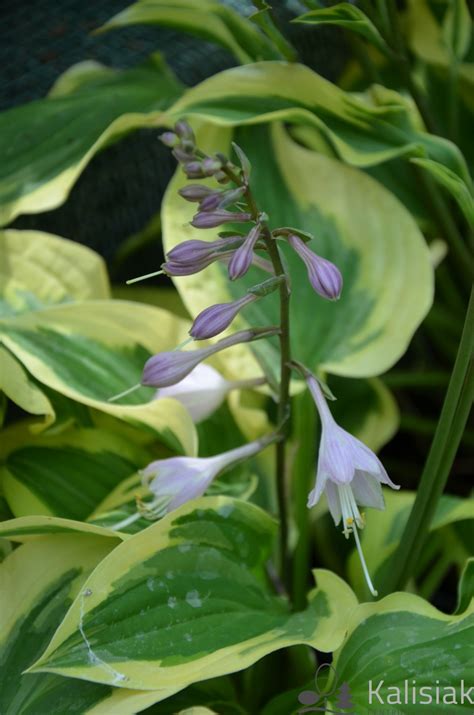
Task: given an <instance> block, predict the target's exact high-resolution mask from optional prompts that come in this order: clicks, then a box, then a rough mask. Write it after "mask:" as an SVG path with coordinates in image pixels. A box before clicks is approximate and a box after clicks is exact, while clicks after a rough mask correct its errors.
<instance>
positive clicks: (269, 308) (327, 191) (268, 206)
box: [163, 124, 433, 378]
mask: <svg viewBox="0 0 474 715" xmlns="http://www.w3.org/2000/svg"><path fill="white" fill-rule="evenodd" d="M234 138H235V139H236V141H237V143H238V144H239V145H242V146H243V148H244V150H245V151H246V153H247V154H248V155H249V157H250V160H251V162H252V166H253V171H252V189H253V191H254V193H255V195H256V198H257V202H258V204H259V207H260V208H261V209H262V210H264V211H266V212H267V213H268V215H269V216H270V225H271V227H272V228H276V227H278V226H295V227H298V228H300V229H303V230H306V231H309V232H310V233H312V234H313V235H314V236H315V239H314V241H312V242H311V243H310V247H311V248H313V249H314V250H315V251H316V252H317V253H319V254H321V255H323V256H324V257H326V258H328V259H330V260H332V261H334V262H335V263H336V264H337V265H338V267H339V268H340V270H341V272H342V274H343V277H344V288H343V293H342V297H341V299H340V300H339V301H338V302H337V303H332V302H328V301H325V300H323V299H322V298H320V297H319V296H318V295H316V293H315V292H314V291H313V289H312V287H311V285H310V283H309V281H308V279H307V274H306V269H305V266H304V264H303V263H302V261H301V259H300V258H299V257H298V256H297V255H296V254H295V253H294V252H292V251H291V250H289V248H288V246H286V245H285V246H282V250H283V252H284V254H285V258H286V261H287V264H288V266H289V271H290V274H291V278H292V295H291V306H292V308H291V340H292V353H293V357H294V358H296V359H298V360H300V361H302V362H303V363H305V364H307V365H308V367H310V368H313V369H314V368H319V369H321V370H326V371H327V372H330V373H334V374H339V375H345V376H350V377H362V376H371V375H376V374H378V373H381V372H383V371H385V370H387V369H388V368H389V367H390V366H391V365H393V364H394V363H395V362H396V361H397V360H398V359H399V358H400V357H401V355H403V353H404V352H405V350H406V347H407V345H408V342H409V340H410V338H411V336H412V334H413V332H414V331H415V329H416V328H417V327H418V325H419V323H420V322H421V320H422V319H423V318H424V316H425V315H426V312H427V311H428V309H429V307H430V305H431V302H432V297H433V268H432V265H431V259H430V255H429V251H428V249H427V246H426V244H425V242H424V239H423V236H422V235H421V233H420V232H419V230H418V228H417V226H416V223H415V222H414V220H413V219H412V217H411V216H410V215H409V213H408V212H407V211H406V210H405V209H404V208H403V206H402V205H401V204H400V203H399V202H398V201H397V200H396V199H395V198H394V197H393V196H392V195H391V194H390V193H389V192H388V191H386V190H385V189H384V188H383V187H382V186H380V185H379V184H378V183H377V182H375V181H374V180H373V179H371V178H370V177H368V176H366V175H364V174H363V173H362V172H360V171H358V170H357V169H354V168H350V167H347V166H344V165H343V164H341V163H340V162H338V161H336V160H334V159H330V158H329V157H325V156H321V155H318V154H315V153H314V152H311V151H308V150H306V149H304V148H302V147H300V146H298V145H297V144H295V143H294V142H293V141H292V140H291V139H290V138H289V136H288V135H287V134H286V133H285V130H284V129H283V128H282V127H281V126H280V125H276V124H275V125H272V126H271V128H268V127H253V128H245V129H241V130H239V131H238V132H237V133H236V135H235V137H234ZM200 143H201V144H204V145H205V146H206V148H208V149H213V150H217V149H219V150H221V151H224V152H225V151H227V150H228V149H229V143H230V136H229V131H227V130H224V129H220V130H219V129H217V128H216V127H215V126H211V125H207V126H205V127H204V128H203V129H202V131H201V132H200ZM184 183H185V179H184V178H183V175H182V173H181V172H177V173H176V175H175V177H174V179H173V181H172V182H171V184H170V186H169V187H168V191H167V194H166V196H165V200H164V206H163V232H164V240H165V248H166V250H169V249H171V248H172V246H174V245H176V244H177V243H179V242H181V241H182V240H185V239H190V238H201V239H202V238H208V239H211V238H214V237H215V234H216V233H217V229H216V230H215V231H205V232H204V231H202V230H199V229H194V228H193V227H192V226H190V225H189V223H185V222H186V221H187V220H189V219H191V216H192V213H193V211H194V207H193V206H192V205H190V204H189V203H186V202H184V201H183V200H182V199H181V197H180V196H179V195H178V194H177V190H178V188H179V187H180V186H182V185H183V184H184ZM280 245H282V244H280ZM265 277H266V276H265V274H263V275H262V271H260V270H259V269H257V268H251V269H250V270H249V272H248V273H247V275H246V276H245V277H244V278H243V279H240V280H238V281H235V282H233V283H231V282H230V281H229V280H228V278H227V274H226V269H225V267H223V266H221V265H213V266H210V267H209V268H207V269H206V270H205V271H202V272H201V273H198V274H196V275H194V276H189V277H187V278H177V279H176V280H175V284H176V286H177V288H178V290H179V291H180V293H181V295H182V297H183V300H184V302H185V304H186V306H187V308H188V310H189V311H190V312H191V313H192V314H193V315H195V314H196V313H197V312H199V311H200V310H202V309H203V308H205V307H207V306H208V305H209V304H212V303H218V302H222V301H224V300H226V299H230V298H236V297H240V296H242V295H243V294H244V292H245V290H246V289H247V288H249V287H250V286H252V285H254V284H255V283H257V282H259V281H261V280H263V278H265ZM244 320H245V321H247V322H248V323H250V324H251V325H267V324H275V323H277V322H278V297H277V296H276V295H275V294H273V295H271V296H267V297H265V298H263V299H262V300H260V301H258V302H255V303H253V304H251V305H250V306H247V307H246V309H245V311H244V313H243V317H241V318H239V319H238V320H237V321H234V324H233V328H235V327H237V325H239V321H240V325H242V323H243V321H244ZM262 345H263V341H262V343H255V347H254V348H253V349H254V350H255V352H256V353H257V354H258V355H259V357H260V359H264V360H265V362H266V363H267V364H269V365H270V366H273V369H274V370H275V371H276V369H277V365H278V359H279V358H278V353H277V349H276V343H275V345H273V344H270V343H269V342H267V341H265V345H264V346H263V347H262ZM262 350H264V351H265V352H262ZM249 352H250V351H249V350H248V349H245V350H244V349H241V348H233V349H232V350H230V351H228V352H227V351H226V353H225V361H224V360H223V362H222V366H223V368H225V369H226V370H227V372H229V373H231V374H232V375H234V376H238V377H239V378H240V377H241V376H242V374H243V372H244V371H246V372H247V373H253V374H255V371H256V368H255V365H252V364H251V362H250V361H249V360H248V358H247V362H246V361H245V356H246V355H247V356H248V355H249Z"/></svg>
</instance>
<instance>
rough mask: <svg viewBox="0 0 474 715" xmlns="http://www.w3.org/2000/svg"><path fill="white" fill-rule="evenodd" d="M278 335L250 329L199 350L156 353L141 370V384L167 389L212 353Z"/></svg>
mask: <svg viewBox="0 0 474 715" xmlns="http://www.w3.org/2000/svg"><path fill="white" fill-rule="evenodd" d="M278 333H279V329H278V328H274V327H268V328H250V329H248V330H240V331H239V332H237V333H234V334H233V335H229V336H228V337H226V338H222V340H218V341H217V343H215V344H214V345H210V346H209V347H206V348H201V349H200V350H189V351H187V352H184V351H181V350H174V351H171V352H163V353H158V354H157V355H153V357H151V358H149V359H148V360H147V361H146V363H145V367H144V368H143V374H142V380H141V384H142V385H146V386H148V387H168V386H169V385H174V384H176V383H177V382H180V380H183V379H184V378H185V377H186V375H189V373H190V372H191V370H194V368H195V367H196V365H199V363H201V362H202V361H203V360H206V358H208V357H210V356H211V355H214V353H217V352H219V351H220V350H224V349H225V348H230V347H232V346H233V345H238V344H239V343H249V342H252V340H259V339H260V338H268V337H271V336H272V335H277V334H278Z"/></svg>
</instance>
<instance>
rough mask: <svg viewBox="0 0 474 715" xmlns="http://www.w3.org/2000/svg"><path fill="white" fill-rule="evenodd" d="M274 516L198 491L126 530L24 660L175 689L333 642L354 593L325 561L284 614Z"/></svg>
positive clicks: (101, 678)
mask: <svg viewBox="0 0 474 715" xmlns="http://www.w3.org/2000/svg"><path fill="white" fill-rule="evenodd" d="M274 526H275V525H274V523H273V521H272V520H271V518H270V517H269V516H268V515H267V514H266V513H265V512H263V511H262V510H261V509H259V508H257V507H255V506H253V505H250V504H248V503H246V502H240V501H234V500H231V499H228V498H225V497H217V498H212V497H205V498H203V499H201V500H199V501H197V502H194V503H193V504H191V505H185V506H183V507H181V508H180V509H178V510H177V511H175V512H173V513H171V514H170V515H168V516H167V517H165V518H164V519H163V520H162V521H160V522H159V523H157V524H156V525H154V526H151V527H150V528H149V529H146V530H145V531H142V532H141V533H139V534H136V535H134V536H131V537H130V538H128V539H127V540H126V541H125V542H124V543H123V544H122V545H121V546H119V547H118V548H117V549H116V550H114V552H113V553H112V554H111V556H110V557H109V558H107V559H105V560H104V561H103V562H102V563H101V565H100V568H99V569H97V570H96V571H95V573H94V574H93V575H92V576H91V577H90V578H89V579H88V581H87V582H86V583H85V584H84V586H83V587H82V589H81V592H80V593H79V595H78V597H77V599H76V601H75V603H74V604H73V606H72V607H71V609H70V611H69V612H68V614H67V616H66V617H65V619H64V620H63V622H62V624H61V626H60V628H59V629H58V631H57V632H56V634H55V635H54V637H53V639H52V640H51V643H50V644H49V646H48V648H47V649H46V651H45V653H44V654H43V655H42V656H41V658H40V659H39V660H38V661H37V662H36V663H35V665H34V667H33V668H32V670H33V671H35V672H39V671H49V672H55V673H57V674H62V675H69V676H73V677H79V678H85V679H88V680H93V681H96V682H101V683H108V684H115V685H120V686H122V687H129V688H130V687H131V688H139V689H143V688H145V689H153V688H157V687H164V688H168V687H169V688H173V687H181V688H182V687H184V686H186V685H187V684H191V683H193V682H198V681H200V680H204V679H207V678H211V677H215V676H218V675H223V674H225V673H230V672H235V671H238V670H241V669H243V668H245V667H247V666H249V665H251V664H252V663H254V662H255V661H256V660H258V659H260V658H261V657H263V656H264V655H266V654H267V653H271V652H272V651H274V650H277V649H280V648H284V647H287V646H290V645H296V644H299V643H306V644H309V645H312V646H313V647H315V648H318V649H320V650H333V649H334V648H336V647H338V645H339V644H340V643H341V641H342V638H343V636H344V632H345V626H346V622H347V615H348V612H349V611H350V610H351V609H352V608H353V607H354V606H355V604H356V601H355V597H354V595H353V593H352V591H351V590H350V589H349V588H348V586H347V585H346V584H345V583H344V582H343V581H341V580H340V579H339V578H338V577H337V576H335V575H334V574H332V573H330V572H325V571H321V572H318V573H317V575H316V577H317V582H318V586H319V587H318V588H317V589H316V590H315V591H313V592H312V593H311V595H310V600H309V606H308V608H307V610H306V611H305V612H303V613H297V614H294V613H293V614H292V613H291V612H290V610H289V608H288V605H287V603H286V602H285V601H284V600H282V599H281V598H279V597H276V596H274V595H273V594H272V591H271V590H270V588H269V586H268V583H267V578H266V575H265V568H264V567H265V564H266V562H267V560H268V557H269V553H270V550H271V548H272V542H273V536H274ZM236 584H238V587H236Z"/></svg>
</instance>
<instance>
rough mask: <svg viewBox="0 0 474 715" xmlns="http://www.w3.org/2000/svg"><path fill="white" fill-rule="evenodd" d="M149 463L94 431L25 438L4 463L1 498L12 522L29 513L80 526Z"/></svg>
mask: <svg viewBox="0 0 474 715" xmlns="http://www.w3.org/2000/svg"><path fill="white" fill-rule="evenodd" d="M151 459H152V456H151V453H150V452H149V451H148V450H146V449H144V448H140V447H137V446H136V445H133V444H130V443H125V442H124V441H123V439H122V438H121V437H120V436H119V435H115V434H114V433H112V432H106V431H104V430H98V429H94V428H92V429H70V430H66V431H63V432H61V433H60V434H59V435H53V436H49V435H47V434H46V435H40V436H39V437H36V438H30V439H28V438H26V439H25V441H24V443H23V444H22V445H21V446H20V447H16V448H14V449H12V451H11V452H9V454H8V456H7V457H6V460H5V464H4V467H3V472H4V479H3V488H4V492H5V497H6V499H7V501H8V504H9V506H10V509H11V510H12V512H13V513H14V514H15V516H28V515H29V514H32V513H33V514H35V515H37V514H45V515H54V516H60V517H65V518H69V519H79V520H83V519H86V518H87V517H88V516H89V515H90V514H91V513H92V512H93V511H94V510H95V508H96V507H97V505H98V504H99V503H100V502H101V501H103V499H105V497H106V496H107V495H108V494H109V493H110V492H111V491H112V490H113V489H114V488H115V487H116V486H117V485H118V484H119V483H120V482H121V481H123V480H124V479H127V478H128V477H130V476H131V475H132V474H134V473H136V472H137V470H138V469H142V468H143V467H145V466H146V465H147V464H148V462H150V461H151ZM32 502H34V510H32Z"/></svg>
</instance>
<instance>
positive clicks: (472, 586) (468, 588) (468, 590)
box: [456, 558, 474, 613]
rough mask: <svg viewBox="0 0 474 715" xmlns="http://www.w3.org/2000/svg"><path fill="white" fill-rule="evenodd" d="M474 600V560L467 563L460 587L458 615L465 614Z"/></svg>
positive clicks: (471, 559)
mask: <svg viewBox="0 0 474 715" xmlns="http://www.w3.org/2000/svg"><path fill="white" fill-rule="evenodd" d="M473 598H474V558H470V559H468V560H467V561H466V564H465V566H464V569H463V572H462V574H461V578H460V580H459V587H458V603H457V607H456V613H464V612H465V611H466V610H467V608H468V607H469V604H470V603H471V601H472V599H473Z"/></svg>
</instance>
